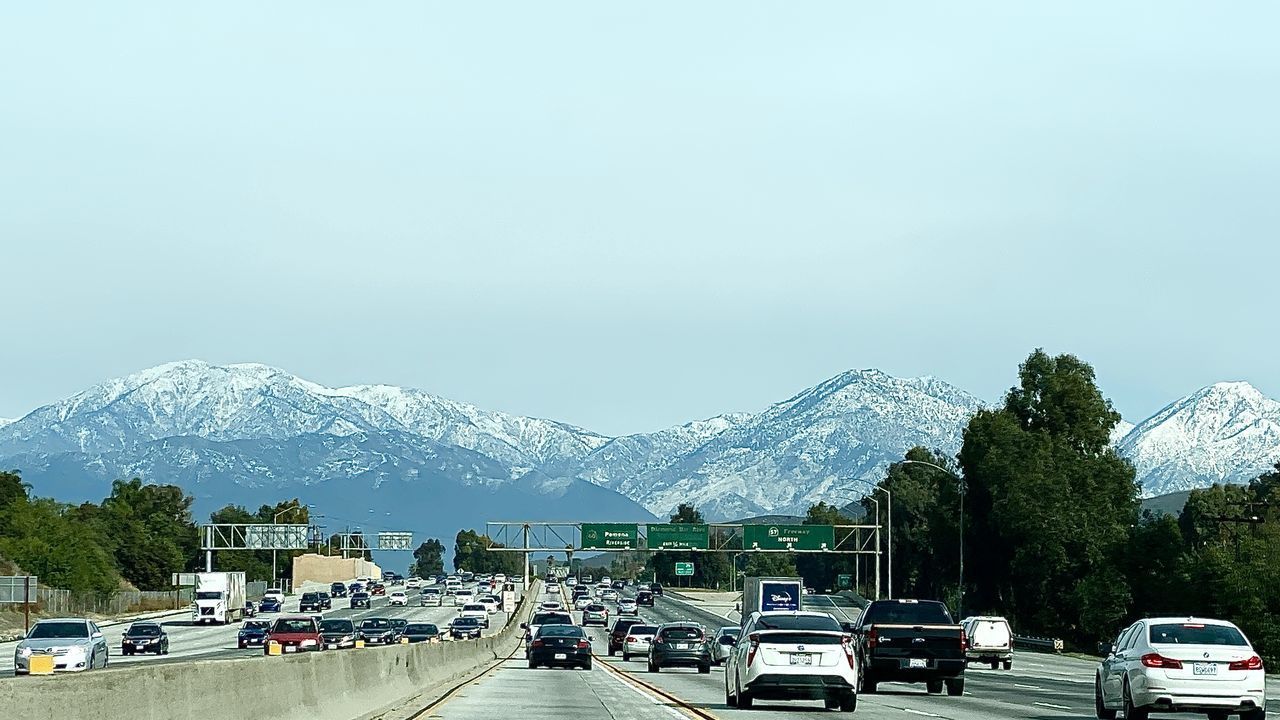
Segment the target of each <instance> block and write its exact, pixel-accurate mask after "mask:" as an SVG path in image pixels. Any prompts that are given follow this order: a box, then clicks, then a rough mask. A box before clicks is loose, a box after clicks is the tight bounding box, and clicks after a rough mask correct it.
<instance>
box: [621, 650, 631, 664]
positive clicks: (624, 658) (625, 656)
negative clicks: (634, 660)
mask: <svg viewBox="0 0 1280 720" xmlns="http://www.w3.org/2000/svg"><path fill="white" fill-rule="evenodd" d="M630 660H631V653H629V652H626V651H623V653H622V662H630Z"/></svg>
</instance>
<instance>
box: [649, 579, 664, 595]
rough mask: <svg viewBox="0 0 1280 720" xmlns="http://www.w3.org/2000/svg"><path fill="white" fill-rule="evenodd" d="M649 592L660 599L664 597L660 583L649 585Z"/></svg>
mask: <svg viewBox="0 0 1280 720" xmlns="http://www.w3.org/2000/svg"><path fill="white" fill-rule="evenodd" d="M649 592H651V593H653V594H654V595H657V596H658V597H662V583H659V582H653V583H649Z"/></svg>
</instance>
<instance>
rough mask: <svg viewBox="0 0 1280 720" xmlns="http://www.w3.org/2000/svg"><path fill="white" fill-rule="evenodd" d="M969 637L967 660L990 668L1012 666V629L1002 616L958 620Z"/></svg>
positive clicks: (1007, 668) (1007, 667) (1006, 668)
mask: <svg viewBox="0 0 1280 720" xmlns="http://www.w3.org/2000/svg"><path fill="white" fill-rule="evenodd" d="M960 625H961V627H963V628H964V634H965V637H967V638H969V650H968V652H967V653H966V655H965V659H966V660H967V661H968V662H980V663H987V664H989V665H991V669H992V670H995V669H996V668H997V667H1001V666H1003V667H1004V669H1005V670H1009V669H1010V668H1012V667H1013V631H1012V630H1010V629H1009V621H1008V620H1005V619H1004V618H1002V617H985V616H983V617H969V618H965V619H964V620H962V621H961V622H960Z"/></svg>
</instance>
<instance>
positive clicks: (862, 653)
mask: <svg viewBox="0 0 1280 720" xmlns="http://www.w3.org/2000/svg"><path fill="white" fill-rule="evenodd" d="M852 630H853V638H854V646H855V651H856V655H857V659H858V678H859V682H858V685H859V687H858V692H865V693H874V692H875V691H876V684H877V683H882V682H905V683H918V682H922V683H924V684H925V687H926V688H928V690H929V692H930V693H935V694H936V693H940V692H942V688H943V686H944V685H945V686H946V689H947V694H948V695H963V694H964V668H965V651H966V650H967V647H966V645H967V641H966V640H965V637H964V630H963V629H962V628H961V627H960V626H959V625H958V624H956V623H955V622H954V621H952V619H951V614H950V613H948V612H947V607H946V606H945V605H943V604H942V603H940V602H935V601H932V600H876V601H875V602H872V603H871V604H869V605H867V607H866V609H865V610H863V611H862V615H861V616H860V617H859V618H858V621H857V622H856V623H854V626H853V628H852Z"/></svg>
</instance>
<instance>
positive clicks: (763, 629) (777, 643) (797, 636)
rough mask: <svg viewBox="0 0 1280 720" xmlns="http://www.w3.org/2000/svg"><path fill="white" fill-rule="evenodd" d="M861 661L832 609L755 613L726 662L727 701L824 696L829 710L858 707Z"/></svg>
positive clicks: (740, 704)
mask: <svg viewBox="0 0 1280 720" xmlns="http://www.w3.org/2000/svg"><path fill="white" fill-rule="evenodd" d="M856 665H857V661H856V660H855V659H854V654H853V645H852V644H851V639H850V638H849V636H847V635H845V634H844V631H843V630H842V629H841V628H840V623H838V622H836V621H835V619H834V618H832V617H831V616H830V615H828V614H826V613H819V612H755V613H751V615H750V616H749V617H748V618H747V622H746V624H745V625H743V627H742V635H740V636H739V638H738V642H737V643H736V644H735V645H734V646H733V648H732V650H730V652H729V658H728V660H727V661H726V662H725V669H724V697H725V703H726V704H727V705H729V707H740V708H743V709H750V708H751V706H752V704H753V703H754V702H755V700H756V699H762V700H822V701H823V703H824V704H825V705H826V707H827V709H828V710H836V709H839V710H842V711H844V712H853V711H854V709H855V708H857V706H858V694H857V692H858V691H857V688H858V669H857V667H856Z"/></svg>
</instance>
